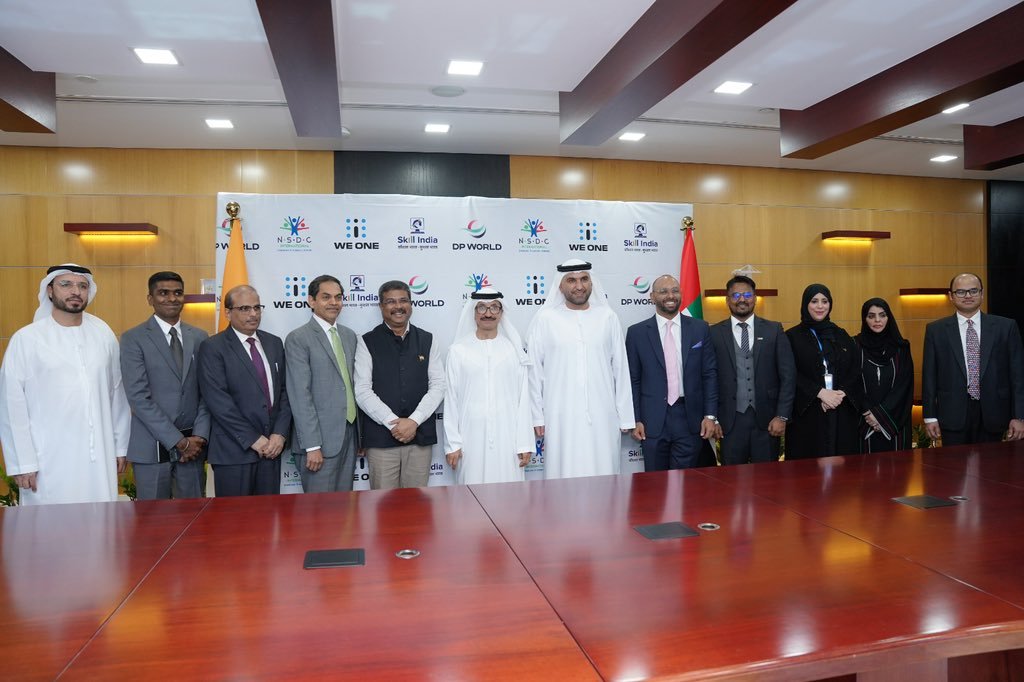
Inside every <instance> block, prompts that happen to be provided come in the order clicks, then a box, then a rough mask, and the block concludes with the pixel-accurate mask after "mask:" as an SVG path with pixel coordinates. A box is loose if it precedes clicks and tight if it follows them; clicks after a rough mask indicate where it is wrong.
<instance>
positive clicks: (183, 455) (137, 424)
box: [121, 272, 210, 500]
mask: <svg viewBox="0 0 1024 682" xmlns="http://www.w3.org/2000/svg"><path fill="white" fill-rule="evenodd" d="M146 301H147V302H148V303H149V305H150V306H152V308H153V316H152V317H150V318H149V319H148V320H146V321H145V322H143V323H142V324H140V325H139V326H137V327H134V328H132V329H129V330H128V331H126V332H125V333H124V334H123V335H122V336H121V376H122V379H123V381H124V389H125V394H126V395H127V396H128V404H129V405H131V408H132V430H131V436H130V438H129V440H128V461H129V462H131V463H132V470H133V472H134V474H135V490H136V494H137V496H138V499H140V500H167V499H171V498H172V497H173V498H185V497H202V496H203V493H204V488H205V486H206V458H205V457H204V456H203V448H204V447H205V446H206V440H207V438H209V436H210V415H209V413H208V412H207V411H206V405H205V404H204V403H203V401H202V399H201V398H200V397H199V382H198V379H197V372H196V362H195V355H196V350H197V349H198V348H199V344H201V343H202V342H203V341H205V340H206V337H207V334H206V332H204V331H203V330H201V329H199V328H197V327H193V326H192V325H190V324H185V323H184V322H182V321H181V309H182V306H183V305H184V304H185V283H184V281H183V280H182V279H181V275H179V274H178V273H176V272H157V273H154V274H153V275H152V276H151V277H150V278H149V294H148V295H147V296H146Z"/></svg>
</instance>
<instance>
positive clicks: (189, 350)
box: [181, 325, 196, 381]
mask: <svg viewBox="0 0 1024 682" xmlns="http://www.w3.org/2000/svg"><path fill="white" fill-rule="evenodd" d="M181 336H182V339H181V350H182V353H183V354H184V356H185V359H184V362H182V364H181V378H182V381H184V380H185V377H187V376H188V370H189V368H191V367H192V356H193V355H195V352H196V339H195V336H193V335H192V334H190V333H188V332H186V331H185V325H182V327H181Z"/></svg>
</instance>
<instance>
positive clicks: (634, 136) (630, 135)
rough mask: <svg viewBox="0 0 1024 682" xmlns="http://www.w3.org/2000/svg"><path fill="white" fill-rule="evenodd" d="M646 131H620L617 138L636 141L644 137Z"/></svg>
mask: <svg viewBox="0 0 1024 682" xmlns="http://www.w3.org/2000/svg"><path fill="white" fill-rule="evenodd" d="M646 134H647V133H622V134H621V135H619V139H620V140H622V141H624V142H636V141H637V140H642V139H644V136H645V135H646Z"/></svg>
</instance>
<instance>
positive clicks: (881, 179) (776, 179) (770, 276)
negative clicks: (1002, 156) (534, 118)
mask: <svg viewBox="0 0 1024 682" xmlns="http://www.w3.org/2000/svg"><path fill="white" fill-rule="evenodd" d="M510 167H511V187H512V196H513V197H532V198H549V199H573V198H588V199H604V200H615V201H666V202H680V203H692V204H693V217H694V219H695V221H696V226H697V230H696V233H695V239H696V245H697V257H698V261H699V264H700V275H701V285H702V287H703V288H704V289H718V288H721V287H723V286H724V285H725V282H726V280H728V279H729V277H731V275H732V272H733V271H734V270H735V269H737V268H740V267H742V266H744V265H747V264H751V265H753V266H754V267H755V268H757V269H758V270H760V271H761V274H759V275H756V276H755V280H756V281H757V282H758V285H759V286H761V287H763V288H772V289H778V290H779V296H778V297H777V298H775V297H771V298H762V299H761V300H760V302H759V303H758V313H759V314H761V315H764V316H765V317H767V318H770V319H775V320H778V321H780V322H782V323H783V324H784V325H785V326H786V327H787V328H788V327H790V326H792V325H794V324H796V323H797V322H798V321H799V309H800V297H801V294H802V293H803V289H804V287H805V286H806V285H807V284H810V283H812V282H822V283H824V284H826V285H827V286H828V287H829V288H830V289H831V291H832V294H833V297H834V298H835V310H834V312H833V314H832V319H833V320H834V321H835V322H836V323H837V324H839V325H841V326H843V327H845V328H846V329H847V330H848V331H850V333H852V334H856V333H858V332H859V331H860V319H859V317H860V307H861V304H862V303H863V302H864V301H865V300H866V299H867V298H870V297H872V296H881V297H883V298H885V299H886V300H888V301H889V303H890V305H891V306H892V308H893V314H894V315H895V316H896V319H897V320H898V321H899V324H900V329H901V331H902V332H903V334H904V336H906V337H907V338H908V339H909V340H910V342H911V347H912V349H913V353H914V359H915V363H916V364H917V366H918V367H920V362H921V352H922V347H923V343H924V328H925V325H926V324H927V323H928V322H930V321H931V320H934V319H936V318H938V317H942V316H945V315H949V314H951V312H952V307H951V306H950V304H949V303H948V301H946V300H945V299H943V298H934V297H933V298H928V297H900V296H899V290H900V289H901V288H910V287H945V286H946V285H947V284H948V282H949V279H950V277H952V276H953V275H954V274H956V273H957V272H960V271H964V270H968V271H977V272H980V273H984V272H985V266H986V246H985V232H984V230H985V222H984V182H982V181H973V180H947V179H937V178H913V177H899V176H890V175H868V174H860V173H836V172H821V171H804V170H790V169H777V168H752V167H739V166H716V165H709V164H675V163H658V162H646V161H619V160H608V159H563V158H540V157H512V159H511V162H510ZM570 181H571V182H570ZM858 229H859V230H872V231H887V232H891V233H892V238H891V239H888V240H879V241H876V242H873V243H868V244H855V243H831V242H829V243H825V242H822V241H821V233H822V232H827V231H830V230H858ZM650 274H651V275H652V276H653V275H656V274H660V273H650ZM728 314H729V313H728V308H727V307H726V305H725V300H724V299H722V298H718V299H705V301H704V317H705V319H707V320H708V321H709V322H717V321H719V320H722V319H724V318H725V317H726V316H728ZM917 385H918V393H919V392H920V389H919V387H920V372H918V382H917Z"/></svg>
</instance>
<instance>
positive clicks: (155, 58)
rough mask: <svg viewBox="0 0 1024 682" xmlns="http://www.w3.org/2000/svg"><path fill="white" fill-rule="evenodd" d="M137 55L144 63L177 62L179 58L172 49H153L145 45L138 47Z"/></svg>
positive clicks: (136, 49)
mask: <svg viewBox="0 0 1024 682" xmlns="http://www.w3.org/2000/svg"><path fill="white" fill-rule="evenodd" d="M134 50H135V56H136V57H138V58H139V61H141V62H142V63H143V64H177V63H178V58H177V57H175V56H174V53H173V52H171V51H170V50H151V49H149V48H145V47H136V48H134Z"/></svg>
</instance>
